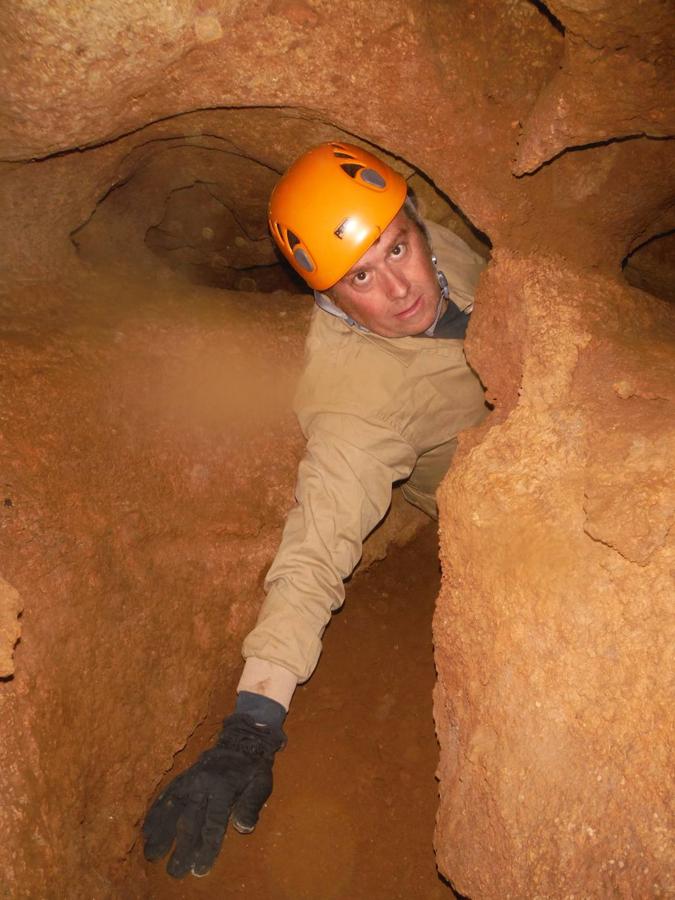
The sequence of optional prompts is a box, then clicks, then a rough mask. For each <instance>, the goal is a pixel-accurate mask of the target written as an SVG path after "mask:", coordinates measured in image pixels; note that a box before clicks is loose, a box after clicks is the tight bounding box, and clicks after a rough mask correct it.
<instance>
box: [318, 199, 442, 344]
mask: <svg viewBox="0 0 675 900" xmlns="http://www.w3.org/2000/svg"><path fill="white" fill-rule="evenodd" d="M329 293H330V297H331V299H332V300H333V302H334V303H335V304H336V306H339V307H340V309H342V310H343V311H344V312H346V313H347V315H348V316H350V317H351V318H352V319H354V320H355V321H356V322H358V323H359V324H360V325H365V327H366V328H367V329H368V330H369V331H372V332H374V333H375V334H380V335H382V336H383V337H394V338H395V337H408V336H410V335H414V334H421V333H422V332H423V331H426V329H427V328H429V327H430V325H431V324H432V323H433V321H434V319H435V317H436V311H437V308H438V300H439V297H440V288H439V285H438V279H437V277H436V270H435V268H434V264H433V263H432V261H431V250H430V249H429V245H428V243H427V241H426V238H425V237H424V235H423V234H422V232H421V230H420V228H419V227H418V226H417V225H416V224H415V223H414V222H413V221H412V220H411V219H409V218H408V216H407V215H406V214H405V212H404V211H403V210H401V211H400V212H399V213H398V214H397V216H396V218H395V219H394V220H393V221H392V223H391V224H390V225H389V226H388V227H387V228H386V229H385V230H384V231H383V232H382V235H381V236H380V238H379V239H378V240H377V241H376V242H375V243H374V244H373V245H372V246H371V247H369V248H368V250H367V251H366V252H365V253H364V254H363V256H362V257H361V259H360V260H359V261H358V262H357V263H356V264H355V265H354V266H352V268H351V269H350V270H349V272H347V274H346V275H345V276H344V277H343V278H341V279H340V281H338V282H337V284H335V285H334V286H333V287H332V288H331V290H330V292H329Z"/></svg>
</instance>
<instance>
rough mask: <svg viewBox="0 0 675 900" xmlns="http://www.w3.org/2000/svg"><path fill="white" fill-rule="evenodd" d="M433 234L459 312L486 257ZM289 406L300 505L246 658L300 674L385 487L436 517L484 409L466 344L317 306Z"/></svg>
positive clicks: (436, 229)
mask: <svg viewBox="0 0 675 900" xmlns="http://www.w3.org/2000/svg"><path fill="white" fill-rule="evenodd" d="M429 230H430V232H431V238H432V244H433V249H434V252H435V254H436V256H437V258H438V266H439V268H440V269H442V270H443V271H444V272H445V275H446V277H447V279H448V282H449V288H450V296H451V297H452V298H453V299H454V300H455V302H456V303H457V305H458V306H460V308H462V309H464V308H465V307H467V306H469V305H470V304H471V303H472V302H473V293H474V290H475V286H476V282H477V280H478V276H479V274H480V272H481V270H482V268H483V267H484V265H485V263H484V261H483V260H482V259H481V258H480V257H479V256H478V255H477V254H476V253H474V252H473V251H472V250H470V249H469V247H467V245H466V244H464V242H463V241H461V240H460V239H459V238H458V237H457V236H456V235H454V234H452V233H451V232H449V231H447V230H446V229H443V228H441V227H440V226H438V225H434V224H433V223H429ZM295 410H296V413H297V416H298V419H299V421H300V425H301V427H302V430H303V433H304V435H305V437H306V438H307V449H306V452H305V455H304V458H303V459H302V461H301V462H300V465H299V468H298V479H297V486H296V499H297V504H296V505H295V506H294V507H293V508H292V509H291V511H290V512H289V514H288V518H287V520H286V525H285V528H284V531H283V536H282V540H281V545H280V547H279V551H278V553H277V555H276V558H275V560H274V562H273V564H272V566H271V568H270V570H269V572H268V574H267V578H266V581H265V590H266V592H267V596H266V599H265V601H264V603H263V605H262V608H261V610H260V615H259V618H258V623H257V625H256V627H255V628H254V629H253V631H252V632H251V633H250V634H249V635H248V637H247V638H246V640H245V642H244V646H243V654H244V656H245V657H247V658H251V657H252V658H256V659H258V660H265V661H268V662H269V663H272V664H274V665H275V666H281V667H283V668H284V669H285V670H287V671H288V672H289V673H293V676H294V678H295V679H297V680H298V681H300V682H302V681H305V680H306V679H307V678H309V676H310V675H311V673H312V671H313V670H314V667H315V666H316V664H317V661H318V659H319V654H320V653H321V637H322V634H323V631H324V629H325V627H326V625H327V623H328V621H329V619H330V617H331V612H332V611H334V610H336V609H338V608H339V607H340V605H341V604H342V602H343V600H344V586H343V580H344V579H345V578H347V577H348V576H349V575H350V574H351V572H352V571H353V569H354V567H355V566H356V564H357V563H358V561H359V559H360V556H361V547H362V543H363V540H364V538H365V537H366V536H367V535H368V534H369V532H370V531H372V530H373V528H375V526H376V525H377V524H378V523H379V521H380V520H381V519H382V517H383V516H384V515H385V513H386V511H387V509H388V507H389V504H390V501H391V491H392V484H393V483H395V482H402V481H405V484H404V486H403V492H404V496H405V497H406V499H408V500H409V501H410V502H412V503H414V504H415V505H417V506H419V507H421V508H422V509H423V510H424V511H425V512H427V513H429V514H430V515H432V516H435V515H436V501H435V496H434V494H435V491H436V488H437V487H438V485H439V483H440V481H441V479H442V478H443V476H444V475H445V473H446V472H447V469H448V466H449V465H450V461H451V459H452V455H453V453H454V451H455V448H456V444H457V434H458V432H460V431H462V430H463V429H465V428H469V427H470V426H472V425H476V424H478V423H479V422H480V421H481V420H482V419H483V417H484V416H485V413H486V408H485V402H484V397H483V391H482V389H481V386H480V383H479V381H478V379H477V377H476V376H475V374H474V373H473V372H472V371H471V370H470V369H469V367H468V366H467V363H466V360H465V357H464V350H463V341H461V340H450V339H440V338H432V337H426V336H422V337H404V338H384V337H379V336H377V335H375V334H371V333H364V332H362V331H359V330H357V329H355V328H354V327H351V326H350V325H348V324H347V323H346V322H345V321H343V320H342V319H339V318H336V317H335V316H332V315H330V314H329V313H328V312H325V311H324V310H322V309H319V308H318V307H317V308H316V309H315V311H314V316H313V319H312V323H311V326H310V330H309V334H308V337H307V342H306V360H305V368H304V371H303V375H302V377H301V381H300V384H299V388H298V391H297V394H296V400H295ZM272 668H274V667H272ZM240 689H241V686H240ZM246 689H251V688H250V687H246ZM256 689H258V688H256ZM261 690H262V689H261ZM272 696H273V694H272Z"/></svg>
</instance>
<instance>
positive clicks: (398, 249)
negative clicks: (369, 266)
mask: <svg viewBox="0 0 675 900" xmlns="http://www.w3.org/2000/svg"><path fill="white" fill-rule="evenodd" d="M404 252H405V244H396V246H395V247H392V248H391V255H392V256H402V255H403V253H404Z"/></svg>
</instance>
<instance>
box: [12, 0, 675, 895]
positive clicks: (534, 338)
mask: <svg viewBox="0 0 675 900" xmlns="http://www.w3.org/2000/svg"><path fill="white" fill-rule="evenodd" d="M373 9H374V7H373V5H372V4H369V3H366V2H365V0H344V2H342V3H340V4H337V3H335V2H334V0H288V2H287V0H251V2H246V3H243V2H233V0H229V2H225V0H180V2H179V0H173V2H167V3H162V4H156V3H152V2H142V3H139V2H129V0H123V2H117V3H115V4H106V3H91V2H84V0H76V2H65V0H61V2H56V3H55V2H47V0H31V2H25V0H9V2H7V3H5V4H4V7H3V11H2V21H3V28H2V29H0V85H1V87H0V91H2V98H1V99H2V103H1V106H2V110H3V112H2V120H1V122H2V128H1V131H0V160H2V161H0V206H1V208H2V222H3V228H4V233H3V240H2V242H1V244H0V246H1V249H0V253H1V254H2V257H1V259H0V265H1V266H2V273H3V279H2V293H0V340H1V341H2V354H3V362H4V364H5V365H4V374H3V378H4V383H3V391H2V409H1V413H2V444H0V453H1V454H2V462H3V490H4V491H5V494H4V497H6V498H8V499H9V500H10V501H11V504H10V505H7V504H5V505H4V506H2V507H0V509H1V513H2V525H3V542H2V547H1V549H0V571H1V572H2V575H3V577H4V578H6V579H7V582H8V584H10V585H11V587H12V589H13V590H14V591H17V592H18V594H19V596H20V598H21V600H20V606H21V607H22V609H23V613H22V615H21V619H20V623H21V640H20V642H19V643H18V644H16V627H17V622H18V621H19V620H18V619H17V612H18V607H17V600H16V595H15V594H14V593H12V592H10V593H9V594H7V595H5V594H4V593H3V595H2V596H3V599H2V601H1V602H2V606H0V610H2V613H1V614H0V615H1V616H2V618H0V623H1V624H0V629H2V630H0V639H1V640H2V644H1V645H0V646H1V647H2V648H3V650H2V652H4V653H5V656H2V657H0V659H2V660H3V662H2V666H4V667H5V668H4V671H5V673H6V674H5V675H2V676H0V677H3V678H4V679H6V680H3V681H2V682H1V683H0V781H1V783H2V793H3V797H4V798H5V802H3V804H2V806H1V807H0V829H1V830H2V833H3V835H5V834H6V835H9V836H10V839H9V840H3V841H2V842H0V871H1V872H2V876H1V880H0V886H1V889H2V892H4V895H5V896H9V897H14V896H17V897H31V898H32V897H63V896H72V897H87V898H92V897H96V898H98V897H108V896H120V895H123V896H129V897H133V896H136V895H138V896H143V895H144V888H143V885H142V883H141V881H140V879H139V873H138V871H137V870H135V869H132V868H131V864H130V863H129V862H128V858H127V857H128V851H129V848H130V846H131V845H132V843H133V842H134V840H135V839H136V835H137V822H138V820H139V819H140V817H141V816H142V814H143V810H144V808H145V805H146V803H147V800H148V798H149V797H150V796H151V795H152V793H153V790H154V789H155V786H156V785H157V783H158V782H159V780H160V779H161V778H162V777H163V775H164V774H165V772H166V771H167V770H168V769H169V768H170V767H171V765H172V761H173V757H174V755H175V754H176V753H178V752H179V751H180V750H181V748H182V747H183V746H184V744H185V742H186V740H187V738H188V736H189V735H190V733H191V732H192V731H193V730H194V729H195V728H198V727H199V725H200V722H202V721H205V717H211V720H214V719H215V718H217V716H219V715H221V714H222V712H223V706H224V704H226V703H228V702H230V695H231V689H232V686H233V684H234V679H235V677H236V671H237V669H238V667H239V660H238V646H239V642H240V639H241V636H242V635H243V633H244V632H245V630H246V629H247V627H248V626H249V625H250V623H251V622H252V620H253V618H254V616H255V612H256V609H257V605H258V603H259V599H260V579H261V576H262V573H263V571H264V569H265V567H266V565H267V563H268V561H269V559H270V558H271V555H272V554H273V552H274V549H275V545H276V542H277V539H278V535H279V530H280V528H281V525H282V521H283V515H284V512H285V510H286V508H287V506H288V504H289V503H290V502H291V500H292V488H293V473H294V469H295V465H296V462H297V458H298V454H299V453H300V449H301V439H300V436H299V434H298V432H297V429H296V427H295V425H294V423H293V419H292V416H290V414H289V413H288V412H287V411H286V410H287V400H288V396H289V394H290V391H291V387H292V382H293V378H294V376H295V373H296V372H297V370H298V368H299V366H300V364H301V358H300V347H301V344H302V337H303V334H304V329H305V327H306V317H307V311H308V305H307V300H306V299H303V298H300V297H298V296H293V295H292V294H291V293H287V292H282V293H274V287H275V285H276V286H282V287H285V288H290V287H292V283H291V282H288V281H286V282H284V281H281V280H277V279H278V278H279V279H280V278H281V276H279V273H278V271H273V270H276V269H278V266H277V264H276V261H275V257H274V256H273V255H272V253H271V252H270V246H269V244H268V243H267V239H266V238H265V236H264V221H265V203H266V197H267V193H268V191H269V186H270V184H271V183H272V182H273V181H274V179H275V177H276V176H277V174H278V173H279V172H281V171H282V170H283V168H284V167H285V166H286V165H287V164H288V163H289V162H290V160H291V159H293V158H294V157H295V156H296V155H297V154H298V153H299V152H300V151H301V150H303V149H304V148H305V147H307V146H308V145H310V144H312V143H314V142H316V141H319V140H323V139H326V138H329V137H343V138H344V137H345V136H349V137H350V138H351V139H356V140H364V141H368V142H370V143H372V144H373V145H375V147H376V148H378V149H379V150H380V151H381V152H385V151H386V152H387V153H389V154H390V155H391V158H393V159H394V160H395V164H396V165H397V166H398V167H400V170H401V171H402V172H403V173H404V175H405V176H406V177H408V178H409V179H410V180H411V182H412V183H414V184H415V185H416V187H418V188H419V189H420V193H421V194H422V196H423V199H424V202H425V205H426V206H427V209H428V210H429V212H430V214H431V215H433V216H434V217H435V218H437V219H439V220H443V221H446V222H448V223H449V224H451V226H452V227H453V228H456V229H457V230H458V231H460V232H461V233H463V234H464V235H466V236H468V237H469V239H470V240H472V241H473V242H474V243H475V246H480V247H483V248H485V246H486V238H485V236H487V238H488V239H489V242H491V245H492V248H493V251H494V253H493V259H492V262H491V265H490V267H489V269H488V271H487V273H486V275H485V276H484V278H483V279H482V282H481V286H480V289H479V297H478V302H477V308H476V313H475V316H474V321H473V324H472V328H471V333H470V337H469V341H468V352H469V355H470V358H471V361H472V364H473V365H474V366H475V368H476V370H477V371H478V372H479V374H480V376H481V378H482V380H483V383H484V384H485V386H486V390H487V393H488V397H489V398H490V399H491V401H492V403H493V404H494V407H495V409H494V413H493V415H492V417H491V419H490V420H489V421H488V423H487V424H486V426H485V427H484V428H483V429H482V430H481V431H480V432H476V433H473V434H470V435H467V436H466V439H465V440H464V442H463V445H462V449H461V453H460V455H459V459H458V460H457V465H456V466H455V467H454V468H453V471H452V472H451V474H450V476H449V479H448V481H447V482H446V484H445V486H444V488H443V490H442V496H441V507H442V516H441V542H442V543H441V549H442V558H443V566H444V586H443V590H442V594H441V597H440V600H439V605H438V613H437V616H436V621H435V641H436V653H437V662H438V671H439V683H438V687H437V691H436V696H435V705H436V717H437V730H438V735H439V741H440V744H441V763H440V768H439V773H440V779H441V780H440V787H441V804H440V809H439V817H438V827H437V834H436V847H437V853H438V862H439V866H440V868H441V871H442V872H443V874H444V875H445V876H446V877H448V878H449V879H450V880H451V881H452V882H453V883H455V884H456V886H457V888H458V889H459V890H460V891H462V892H463V893H464V894H466V895H468V896H471V897H473V898H480V897H485V898H492V897H494V898H497V897H499V898H502V897H513V898H521V897H542V898H543V897H547V898H558V897H560V898H563V897H572V896H576V897H579V896H582V897H605V896H613V895H616V896H622V897H640V898H642V897H652V896H654V897H658V896H667V895H668V893H669V892H670V893H672V890H673V887H672V884H670V883H669V882H668V877H669V872H672V871H673V869H674V868H675V866H673V860H672V855H671V854H672V809H670V808H669V806H668V804H669V794H670V795H672V787H673V786H672V782H671V780H670V779H671V777H672V774H671V771H670V768H669V765H668V755H667V747H668V741H669V740H670V742H671V743H672V712H671V706H672V702H668V700H669V696H670V697H672V686H671V685H669V684H668V681H667V679H668V676H669V673H670V672H672V660H671V659H669V658H668V646H669V641H670V645H671V646H672V631H671V630H669V629H671V624H670V623H671V622H672V612H671V611H669V609H668V602H669V601H670V602H672V593H673V584H672V571H673V545H672V541H673V528H672V523H673V499H672V493H671V490H672V476H671V469H672V462H671V461H672V456H673V448H672V441H673V434H672V431H671V430H670V429H671V427H672V426H671V423H672V421H673V414H672V397H673V382H672V379H673V373H672V360H673V343H672V330H673V308H672V305H669V304H668V303H667V298H669V297H670V298H672V296H673V278H672V263H671V262H670V259H669V254H668V252H667V250H668V246H669V244H670V243H672V234H671V236H670V237H669V236H668V234H669V233H670V232H672V229H673V227H674V224H673V209H675V206H674V205H673V196H674V195H675V176H674V174H673V173H674V172H675V166H674V165H673V160H674V156H675V153H674V151H673V142H672V140H669V139H668V138H669V136H671V135H672V133H673V126H672V109H673V103H672V85H671V83H670V82H669V81H668V79H667V73H668V69H667V60H668V58H669V54H670V53H672V43H673V38H672V9H671V8H670V6H669V4H667V3H665V2H659V0H641V2H638V0H634V2H633V0H626V2H622V3H619V4H610V3H604V2H600V0H575V2H572V0H552V2H551V4H550V6H549V7H548V8H547V7H546V6H544V5H543V4H542V3H539V2H537V3H532V2H529V0H506V2H505V0H485V2H481V3H479V4H477V3H470V2H457V3H452V4H450V3H447V2H444V0H432V2H428V0H424V2H422V0H387V2H386V3H382V4H377V7H376V9H377V13H376V14H374V13H373ZM430 182H433V184H435V185H436V187H437V188H438V189H439V190H440V191H441V192H442V194H443V195H444V196H439V195H438V194H437V193H435V192H434V190H433V189H432V187H431V185H430ZM207 195H208V196H207ZM448 200H449V201H450V203H449V202H448ZM204 201H206V203H205V202H204ZM622 265H625V273H626V278H627V279H628V281H629V282H630V284H631V285H634V286H637V287H639V288H643V289H645V290H649V291H652V292H653V293H654V294H655V295H657V297H658V298H661V299H657V297H650V296H649V295H648V294H646V293H644V292H643V291H640V290H637V289H636V288H635V287H628V286H627V285H626V281H625V280H624V279H623V278H622V274H621V267H622ZM184 276H187V278H185V277H184ZM190 281H191V282H193V283H192V284H191V283H190ZM195 282H196V283H197V284H195ZM216 287H229V288H232V287H234V288H239V289H240V291H239V293H236V292H227V291H223V290H216V289H215V288H216ZM256 289H259V290H260V291H265V292H266V293H264V294H261V293H255V294H254V293H250V292H251V291H254V290H256ZM245 291H249V293H245ZM254 309H255V313H254V314H252V310H254ZM4 497H3V499H4ZM392 518H393V521H394V523H395V524H394V526H393V528H392V526H390V528H391V529H392V530H395V531H400V532H403V531H404V530H405V529H408V528H410V527H415V525H414V522H411V520H410V519H409V518H407V519H404V520H402V519H400V518H398V514H397V517H396V518H394V517H392ZM380 540H384V541H385V542H386V533H385V535H384V538H382V535H380V537H379V538H378V541H380ZM370 552H371V553H372V555H374V556H377V555H379V554H381V552H382V550H381V545H380V544H378V546H376V542H373V545H372V550H371V551H370ZM7 598H8V599H7ZM5 616H6V617H7V618H6V619H5ZM6 621H7V622H8V626H6V625H5V622H6ZM12 649H13V651H14V658H13V661H11V660H10V658H9V657H8V656H7V655H6V653H7V651H9V652H11V650H12ZM12 668H13V673H14V674H13V677H12V678H7V675H10V674H12ZM669 691H670V695H669ZM669 816H670V817H671V818H669ZM120 885H123V887H120ZM0 893H1V892H0Z"/></svg>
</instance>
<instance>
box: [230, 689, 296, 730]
mask: <svg viewBox="0 0 675 900" xmlns="http://www.w3.org/2000/svg"><path fill="white" fill-rule="evenodd" d="M234 711H235V712H236V713H245V714H246V715H248V716H251V718H252V719H253V721H254V722H255V724H256V725H269V726H271V727H272V728H281V726H282V725H283V724H284V719H285V718H286V710H285V709H284V707H283V706H282V705H281V703H277V701H276V700H271V699H270V698H269V697H265V696H263V695H262V694H253V693H251V691H240V692H239V693H238V694H237V705H236V706H235V708H234Z"/></svg>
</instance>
